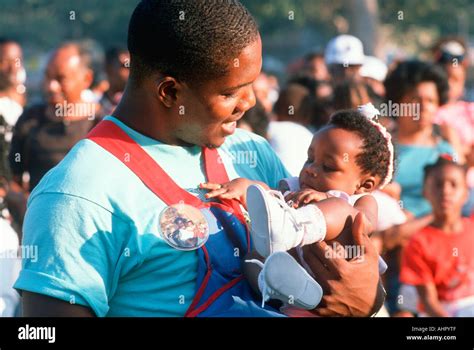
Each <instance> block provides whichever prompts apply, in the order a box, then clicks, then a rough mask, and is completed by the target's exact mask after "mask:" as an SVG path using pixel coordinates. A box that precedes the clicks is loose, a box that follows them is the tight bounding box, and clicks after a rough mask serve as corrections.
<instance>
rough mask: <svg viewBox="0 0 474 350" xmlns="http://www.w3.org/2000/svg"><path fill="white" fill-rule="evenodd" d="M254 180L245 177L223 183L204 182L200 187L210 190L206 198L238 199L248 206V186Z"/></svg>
mask: <svg viewBox="0 0 474 350" xmlns="http://www.w3.org/2000/svg"><path fill="white" fill-rule="evenodd" d="M253 183H254V182H253V181H250V180H248V179H244V178H237V179H234V180H232V181H229V182H225V183H223V184H215V183H210V182H207V183H202V184H200V185H199V188H203V189H206V190H209V192H208V193H206V195H205V197H206V198H215V197H217V198H221V199H236V200H238V201H239V202H240V203H242V204H243V205H244V206H245V207H246V203H247V202H246V195H247V188H248V187H249V186H250V185H251V184H253Z"/></svg>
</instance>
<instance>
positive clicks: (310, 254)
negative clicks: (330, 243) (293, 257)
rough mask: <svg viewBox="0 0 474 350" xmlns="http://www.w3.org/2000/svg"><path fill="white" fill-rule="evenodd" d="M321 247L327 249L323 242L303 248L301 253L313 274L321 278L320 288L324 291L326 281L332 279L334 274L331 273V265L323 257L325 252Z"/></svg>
mask: <svg viewBox="0 0 474 350" xmlns="http://www.w3.org/2000/svg"><path fill="white" fill-rule="evenodd" d="M321 245H322V246H325V247H327V244H326V243H325V242H319V243H314V244H311V245H307V246H305V247H303V252H304V260H305V261H306V263H307V264H308V266H309V268H310V269H311V271H312V272H313V274H314V275H315V276H318V277H321V279H320V280H321V281H322V283H321V286H322V287H323V289H324V288H325V287H326V281H327V280H329V279H331V278H334V274H333V273H332V272H331V271H332V267H331V266H330V265H331V264H332V263H331V262H328V259H327V258H326V257H325V254H326V250H325V249H324V248H322V247H321ZM329 249H331V248H329Z"/></svg>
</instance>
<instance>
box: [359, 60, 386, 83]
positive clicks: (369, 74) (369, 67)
mask: <svg viewBox="0 0 474 350" xmlns="http://www.w3.org/2000/svg"><path fill="white" fill-rule="evenodd" d="M387 72H388V68H387V65H386V64H385V63H384V62H383V61H382V60H381V59H379V58H377V57H374V56H365V60H364V64H363V65H362V67H361V68H360V71H359V73H360V75H361V76H362V77H366V78H372V79H375V80H378V81H384V80H385V77H386V76H387Z"/></svg>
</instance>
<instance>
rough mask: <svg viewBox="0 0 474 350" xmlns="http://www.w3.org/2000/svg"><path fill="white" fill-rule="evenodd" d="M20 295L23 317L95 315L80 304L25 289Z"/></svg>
mask: <svg viewBox="0 0 474 350" xmlns="http://www.w3.org/2000/svg"><path fill="white" fill-rule="evenodd" d="M22 296H23V317H95V314H94V313H93V312H92V310H91V309H89V308H87V307H85V306H82V305H77V304H70V303H68V302H66V301H63V300H60V299H56V298H51V297H48V296H46V295H42V294H37V293H31V292H27V291H23V292H22Z"/></svg>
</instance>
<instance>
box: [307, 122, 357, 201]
mask: <svg viewBox="0 0 474 350" xmlns="http://www.w3.org/2000/svg"><path fill="white" fill-rule="evenodd" d="M362 147H363V141H362V139H361V138H360V137H359V136H358V135H357V134H356V133H354V132H350V131H347V130H344V129H340V128H336V127H333V126H329V127H325V128H323V129H321V130H320V131H318V132H317V133H316V134H315V135H314V137H313V141H312V142H311V145H310V146H309V149H308V160H307V161H306V163H305V164H304V166H303V169H302V170H301V173H300V186H301V188H302V189H304V188H311V189H313V190H316V191H320V192H327V191H330V190H338V191H344V192H346V193H347V194H349V195H352V194H354V193H357V190H358V188H359V187H360V183H361V180H362V177H363V174H361V170H360V167H359V166H358V165H357V164H356V157H357V155H358V154H359V153H360V152H361V150H362Z"/></svg>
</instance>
